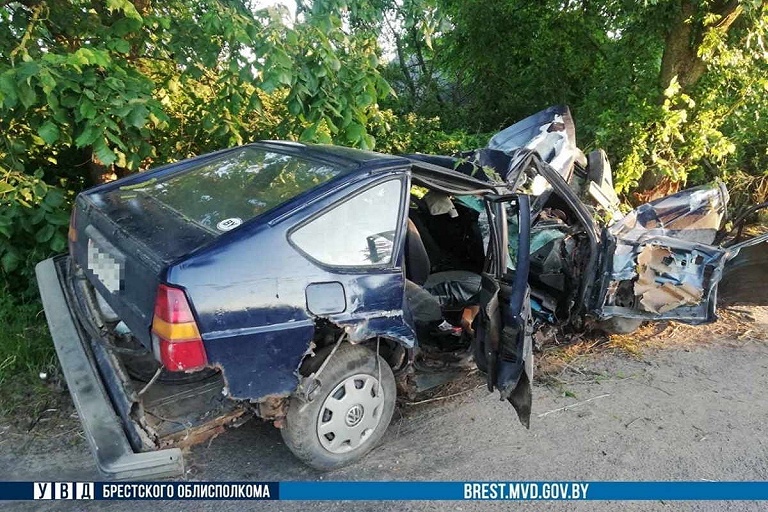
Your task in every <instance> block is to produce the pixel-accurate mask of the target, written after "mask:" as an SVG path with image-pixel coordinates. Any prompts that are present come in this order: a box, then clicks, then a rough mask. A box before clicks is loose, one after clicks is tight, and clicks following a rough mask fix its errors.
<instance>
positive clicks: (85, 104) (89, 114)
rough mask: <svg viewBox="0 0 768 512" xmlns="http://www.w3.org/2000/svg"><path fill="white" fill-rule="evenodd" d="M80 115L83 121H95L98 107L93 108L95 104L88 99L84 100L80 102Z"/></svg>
mask: <svg viewBox="0 0 768 512" xmlns="http://www.w3.org/2000/svg"><path fill="white" fill-rule="evenodd" d="M79 111H80V115H81V116H82V119H93V118H94V117H96V107H95V106H93V103H91V102H90V101H88V100H87V99H83V100H82V101H81V102H80V109H79Z"/></svg>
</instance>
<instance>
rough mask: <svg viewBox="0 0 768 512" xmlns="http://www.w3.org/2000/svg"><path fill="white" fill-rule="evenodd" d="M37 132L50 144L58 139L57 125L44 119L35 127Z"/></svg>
mask: <svg viewBox="0 0 768 512" xmlns="http://www.w3.org/2000/svg"><path fill="white" fill-rule="evenodd" d="M37 134H38V135H39V136H40V138H41V139H43V140H44V141H45V143H46V144H49V145H50V144H53V143H55V142H56V141H57V140H59V135H60V134H59V127H58V126H56V124H55V123H53V122H51V121H46V122H45V123H43V124H42V125H40V127H39V128H38V129H37Z"/></svg>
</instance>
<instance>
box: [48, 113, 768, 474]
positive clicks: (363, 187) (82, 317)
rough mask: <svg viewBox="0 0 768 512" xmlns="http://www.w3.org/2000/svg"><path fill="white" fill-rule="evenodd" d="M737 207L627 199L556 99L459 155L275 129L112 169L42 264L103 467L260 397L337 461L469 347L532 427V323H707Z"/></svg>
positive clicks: (224, 422)
mask: <svg viewBox="0 0 768 512" xmlns="http://www.w3.org/2000/svg"><path fill="white" fill-rule="evenodd" d="M726 203H727V193H726V192H725V190H724V188H722V187H720V186H717V185H713V186H711V187H702V188H699V189H694V190H692V191H685V192H681V193H679V194H676V195H675V196H670V197H668V198H664V199H662V200H659V201H657V202H655V203H651V204H648V205H645V206H644V207H641V208H640V209H638V210H636V211H634V212H632V213H630V214H629V215H626V216H622V215H621V214H620V213H619V211H618V208H617V205H618V200H617V198H616V197H615V193H613V189H612V184H611V178H610V169H609V167H608V163H607V160H606V159H605V156H604V153H602V152H594V153H592V154H590V155H588V156H585V155H584V154H583V153H581V152H580V151H579V150H578V149H577V148H576V146H575V144H574V137H573V125H572V122H571V119H570V115H569V113H568V110H567V108H564V107H553V108H551V109H548V110H546V111H544V112H542V113H540V114H537V115H535V116H532V117H531V118H528V119H526V120H524V121H522V122H521V123H518V124H517V125H514V126H512V127H510V128H508V129H507V130H505V131H503V132H500V133H499V134H498V135H497V136H495V137H494V138H493V139H492V140H491V142H490V143H489V146H488V147H487V148H483V149H481V150H477V151H473V152H469V153H466V154H463V155H456V156H452V157H444V156H428V155H408V156H401V157H395V156H387V155H382V154H377V153H371V152H364V151H359V150H353V149H348V148H343V147H334V146H313V145H304V144H297V143H292V142H272V141H267V142H259V143H254V144H249V145H246V146H242V147H237V148H232V149H227V150H224V151H220V152H217V153H213V154H209V155H205V156H201V157H198V158H193V159H190V160H186V161H183V162H179V163H176V164H172V165H168V166H165V167H163V168H159V169H155V170H152V171H149V172H144V173H141V174H137V175H134V176H131V177H128V178H125V179H122V180H119V181H116V182H113V183H109V184H106V185H102V186H99V187H96V188H93V189H91V190H88V191H86V192H84V193H82V194H80V195H79V196H78V198H77V201H76V204H75V207H74V210H73V213H72V219H71V224H70V228H69V254H68V255H66V256H61V257H57V258H53V259H51V260H46V261H44V262H42V263H40V264H39V265H38V268H37V273H38V282H39V284H40V289H41V295H42V298H43V303H44V306H45V310H46V316H47V319H48V323H49V326H50V328H51V333H52V335H53V339H54V343H55V345H56V349H57V352H58V354H59V359H60V361H61V365H62V369H63V371H64V375H65V377H66V380H67V383H68V385H69V387H70V391H71V393H72V395H73V398H74V401H75V404H76V406H77V409H78V412H79V414H80V417H81V420H82V422H83V425H84V428H85V432H86V436H87V438H88V440H89V442H90V443H91V447H92V449H93V451H94V454H95V455H96V459H97V462H98V465H99V468H100V469H101V470H102V471H103V472H104V473H105V474H106V475H108V476H112V477H116V478H142V477H149V476H154V477H157V476H163V475H166V476H168V475H177V474H179V473H180V472H181V471H182V469H183V460H182V456H181V448H183V447H185V446H188V445H191V444H194V443H197V442H200V441H202V440H204V439H208V438H210V437H212V436H215V435H217V434H219V433H220V432H221V431H223V430H224V429H225V428H227V427H229V426H233V425H237V424H239V423H240V422H242V421H245V420H246V419H247V418H249V417H251V416H253V415H255V416H258V417H260V418H263V419H265V420H270V421H273V422H274V424H275V426H277V427H278V428H280V429H281V432H282V434H283V438H284V440H285V442H286V445H287V446H288V448H290V449H291V451H292V452H293V453H294V454H296V455H297V456H298V457H299V458H301V459H302V460H304V461H305V462H306V463H308V464H310V465H311V466H314V467H316V468H321V469H329V468H334V467H338V466H340V465H343V464H345V463H348V462H350V461H353V460H355V459H357V458H359V457H361V456H363V455H364V454H365V453H367V452H368V451H369V450H371V449H372V448H374V447H375V446H376V444H377V443H378V442H379V440H380V439H381V437H382V436H383V434H384V432H385V430H386V428H387V426H388V424H389V422H390V418H391V416H392V413H393V410H394V407H395V399H396V395H397V394H398V392H399V393H400V394H401V395H403V396H405V397H408V396H413V395H414V394H415V393H417V392H419V391H421V390H424V389H429V388H430V387H434V386H436V385H439V384H442V383H444V382H446V381H447V380H448V379H450V378H453V377H455V376H456V375H458V374H460V373H461V372H462V371H464V370H466V369H467V368H469V367H473V366H475V365H476V366H477V367H478V368H480V370H482V371H483V372H485V373H486V375H487V380H488V388H489V390H494V389H498V390H499V391H500V393H501V396H502V399H507V400H509V402H510V403H511V405H512V406H513V407H514V409H515V410H516V412H517V415H518V417H519V419H520V421H521V422H522V423H523V424H524V425H525V426H528V424H529V420H530V414H531V382H532V379H533V375H532V364H533V355H532V353H533V341H532V339H533V338H532V337H533V335H534V333H539V335H540V336H543V335H544V334H546V333H547V332H551V331H552V330H553V329H561V330H566V331H567V330H571V331H573V330H583V329H585V328H588V327H589V326H591V325H594V326H602V327H603V328H612V329H623V330H627V329H631V328H633V327H636V326H637V325H638V324H639V323H640V322H641V321H643V320H646V319H659V318H674V319H676V320H680V321H686V322H692V323H696V322H705V321H712V320H714V319H715V316H714V299H715V295H716V285H717V282H718V280H719V279H720V273H721V270H722V266H723V264H724V263H725V261H726V260H727V259H728V258H729V257H730V256H732V255H733V254H735V252H737V251H738V248H739V247H740V246H736V247H734V248H730V249H726V248H723V247H721V246H720V245H719V243H716V242H718V240H717V238H718V237H720V236H721V235H722V230H721V226H720V224H721V222H722V219H723V214H724V212H725V207H726ZM758 241H759V240H758ZM755 242H756V241H755V240H752V241H750V242H749V243H755ZM504 428H505V430H506V427H504Z"/></svg>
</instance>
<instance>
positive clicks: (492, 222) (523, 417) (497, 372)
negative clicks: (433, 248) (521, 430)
mask: <svg viewBox="0 0 768 512" xmlns="http://www.w3.org/2000/svg"><path fill="white" fill-rule="evenodd" d="M486 208H487V213H488V219H489V227H490V230H491V237H490V240H491V241H490V243H489V251H488V253H489V254H488V256H489V259H488V261H487V263H486V270H485V272H483V274H482V288H481V293H480V304H481V316H480V328H479V329H478V337H477V343H479V344H480V346H481V347H482V349H483V350H482V353H483V355H484V359H485V361H484V363H485V366H486V370H487V383H488V389H489V390H490V391H493V390H494V389H498V390H499V393H500V395H501V398H502V400H504V399H506V400H508V401H509V402H510V403H511V404H512V406H513V407H514V408H515V411H517V414H518V418H519V419H520V422H521V423H522V424H523V425H525V426H526V427H529V426H530V415H531V403H532V389H531V385H532V382H533V347H532V342H531V335H532V328H531V314H530V289H529V287H528V269H529V264H530V261H529V246H530V203H529V200H528V196H524V195H510V196H495V197H488V198H486ZM507 209H509V210H510V212H511V213H513V214H515V215H517V226H518V233H517V235H518V236H517V237H516V239H517V247H516V248H513V252H514V254H516V255H517V258H516V260H515V261H512V258H511V257H510V254H509V252H510V251H509V249H508V236H507Z"/></svg>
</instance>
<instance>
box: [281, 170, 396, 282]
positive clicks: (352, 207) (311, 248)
mask: <svg viewBox="0 0 768 512" xmlns="http://www.w3.org/2000/svg"><path fill="white" fill-rule="evenodd" d="M401 191H402V180H399V179H398V180H390V181H387V182H384V183H380V184H378V185H376V186H374V187H372V188H369V189H368V190H365V191H363V192H361V193H359V194H357V195H355V196H353V197H352V198H350V199H348V200H347V201H344V202H343V203H341V204H339V205H337V206H335V207H333V208H332V209H331V210H329V211H326V212H325V213H323V214H322V215H320V216H319V217H317V218H315V219H314V220H312V221H310V222H309V223H307V224H304V225H303V226H301V227H300V228H298V229H296V230H295V231H294V232H293V233H291V235H290V240H291V242H292V243H293V244H294V245H295V246H296V247H298V248H299V249H301V250H302V251H304V252H305V253H306V254H308V255H309V256H310V257H312V258H314V259H315V260H317V261H319V262H320V263H324V264H326V265H333V266H339V267H360V266H381V265H387V264H389V263H391V261H392V252H393V249H394V239H395V233H396V231H397V221H398V218H399V216H400V195H401Z"/></svg>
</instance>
